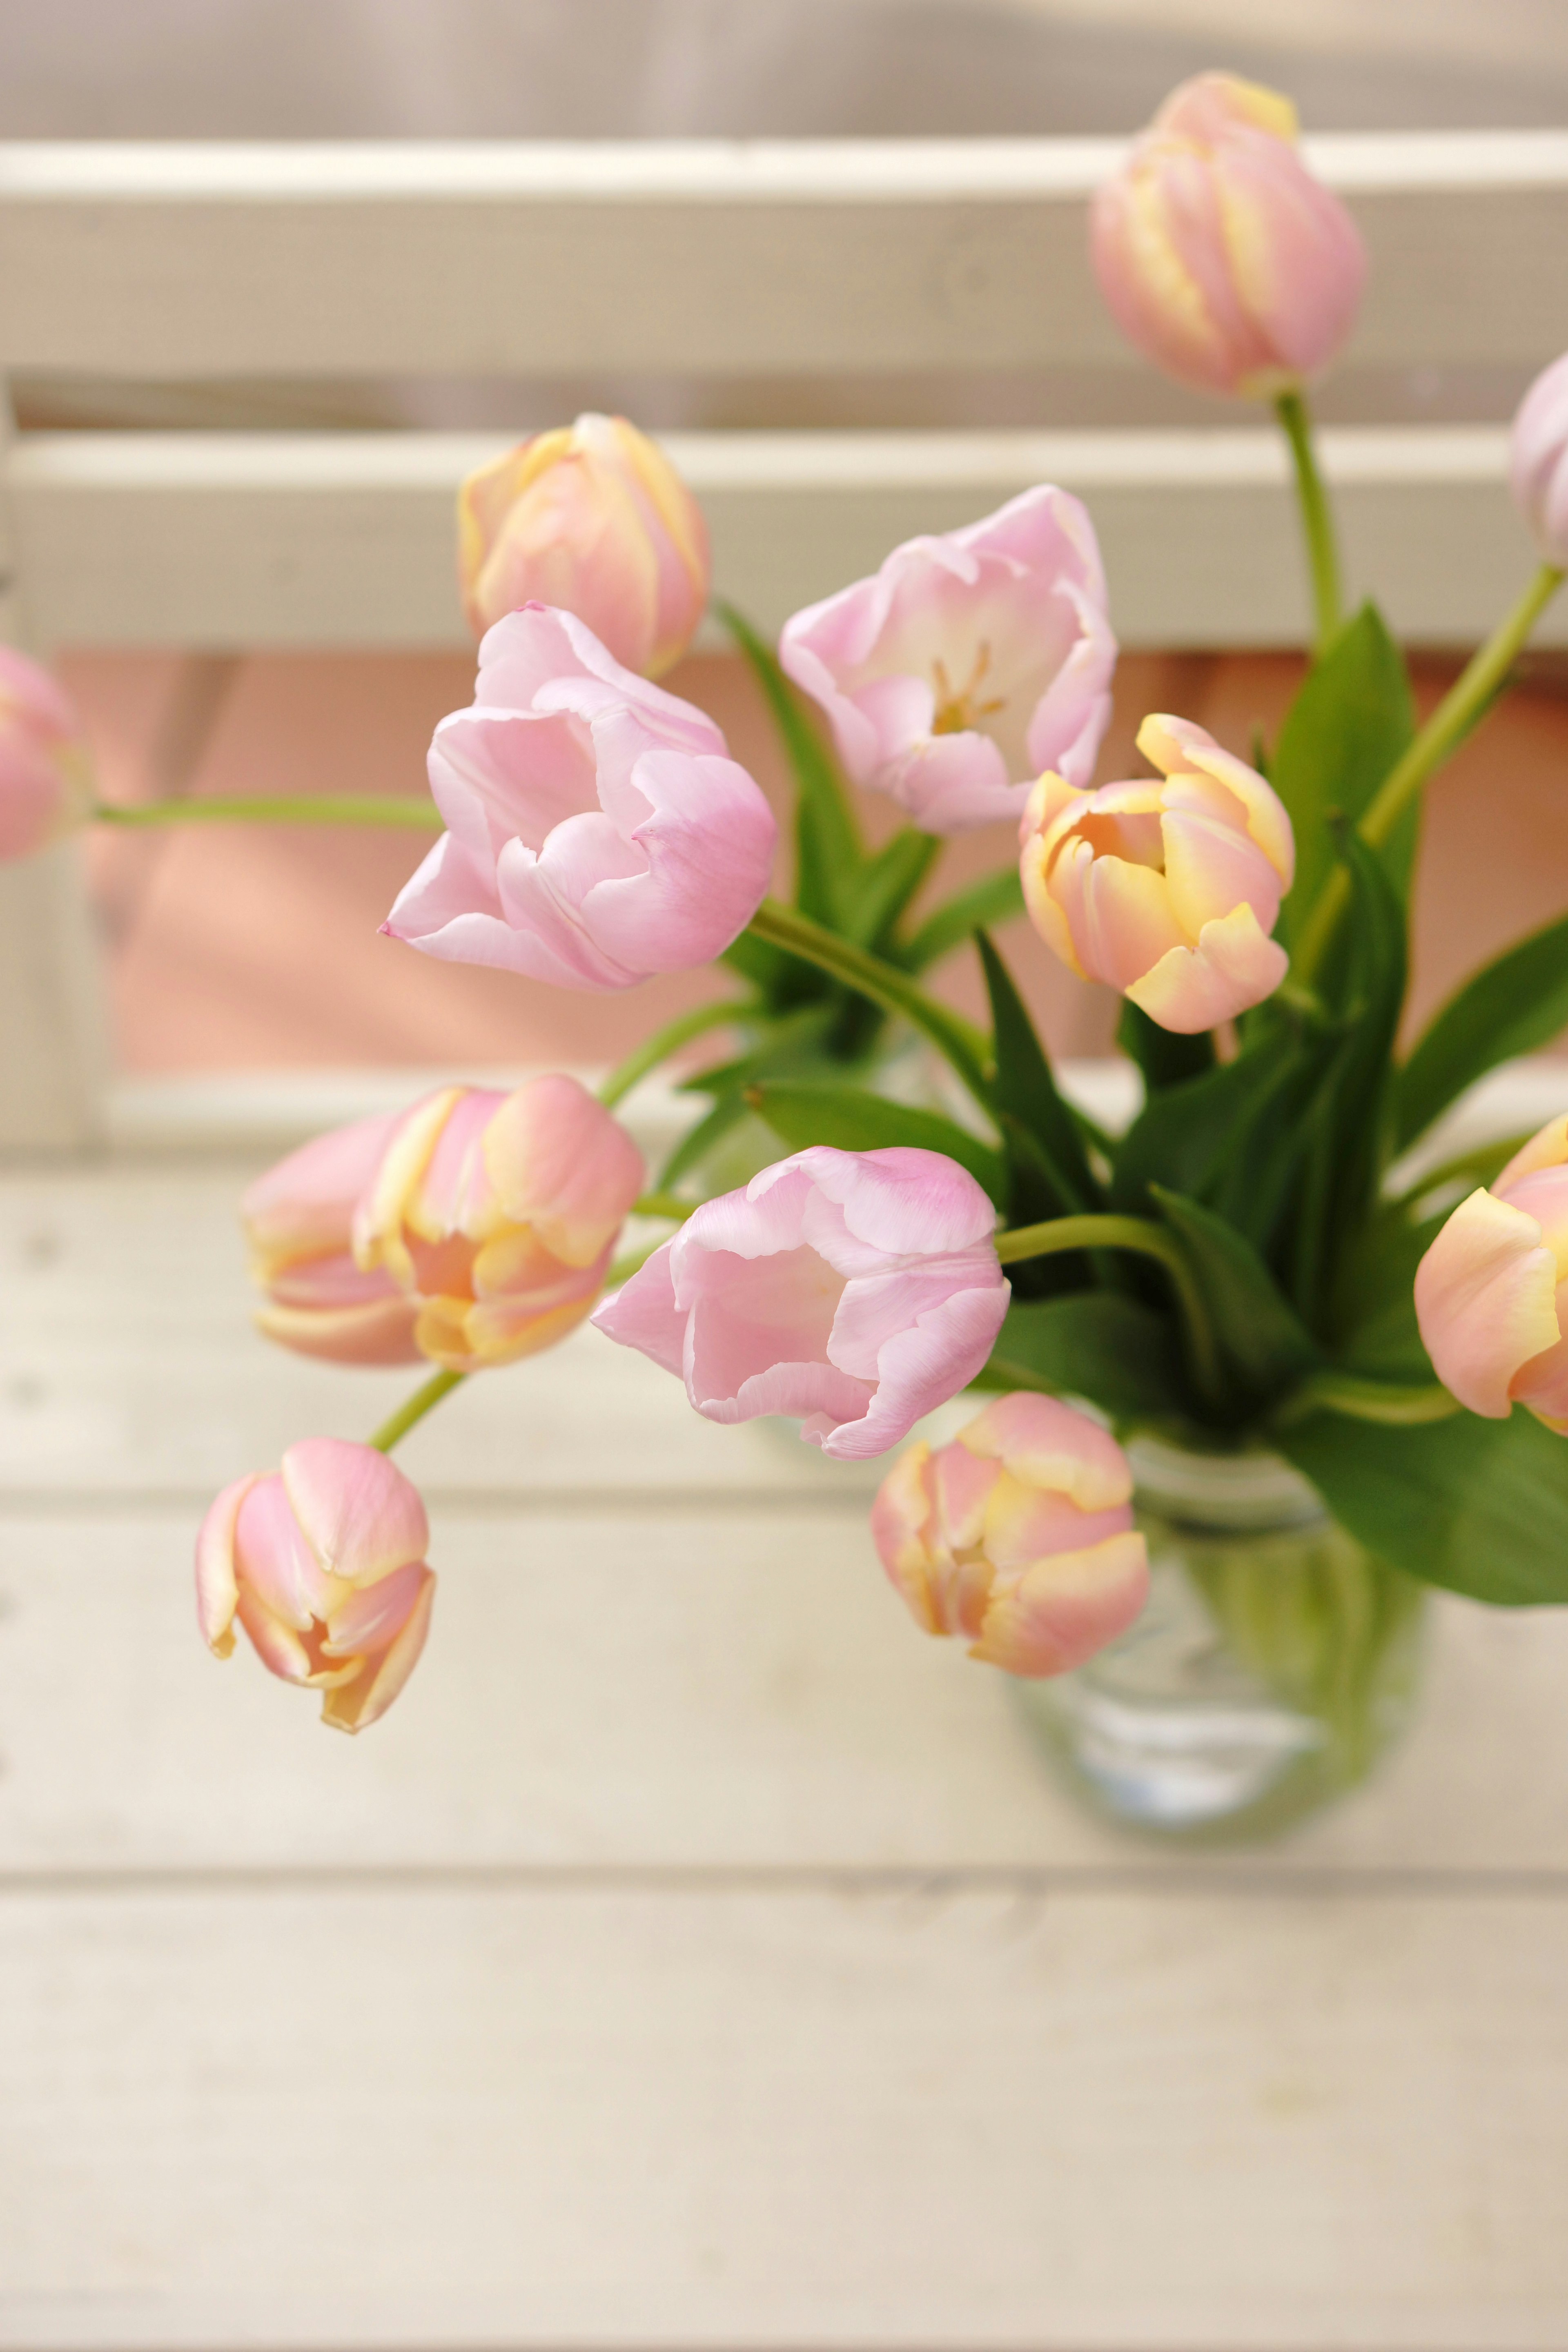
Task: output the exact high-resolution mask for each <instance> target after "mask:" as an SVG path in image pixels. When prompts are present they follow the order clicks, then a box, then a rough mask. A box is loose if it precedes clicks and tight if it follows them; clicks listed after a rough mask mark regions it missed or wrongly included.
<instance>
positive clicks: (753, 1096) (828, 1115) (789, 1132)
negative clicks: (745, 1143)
mask: <svg viewBox="0 0 1568 2352" xmlns="http://www.w3.org/2000/svg"><path fill="white" fill-rule="evenodd" d="M745 1098H746V1101H747V1102H748V1103H749V1104H750V1106H751V1108H752V1109H753V1110H754V1111H755V1112H756V1113H757V1114H758V1116H759V1118H764V1119H765V1120H766V1121H767V1123H768V1125H769V1126H770V1127H771V1128H772V1129H773V1133H774V1134H775V1135H777V1136H780V1137H781V1138H782V1139H783V1140H784V1142H785V1143H786V1144H787V1145H788V1146H789V1148H790V1150H792V1151H802V1150H805V1147H806V1146H807V1145H808V1144H812V1143H829V1144H832V1145H834V1146H835V1147H836V1149H837V1150H840V1151H880V1150H886V1149H888V1148H889V1146H893V1145H899V1144H905V1145H909V1144H912V1145H913V1146H915V1148H916V1149H917V1150H921V1151H940V1152H942V1153H944V1154H945V1155H946V1157H947V1158H948V1159H949V1160H957V1162H958V1164H959V1166H960V1167H961V1168H967V1169H968V1171H969V1173H970V1174H971V1175H972V1176H973V1178H974V1179H975V1181H976V1182H977V1183H980V1184H983V1185H984V1187H985V1190H986V1192H989V1194H990V1195H991V1198H992V1199H993V1200H994V1202H995V1203H996V1205H997V1207H998V1208H1004V1207H1005V1205H1006V1199H1007V1170H1006V1163H1005V1160H1004V1159H1003V1157H1002V1154H1001V1153H1000V1152H999V1151H997V1150H993V1148H992V1147H991V1146H990V1145H989V1144H986V1143H983V1142H982V1141H981V1139H980V1138H979V1137H978V1136H975V1135H969V1134H967V1133H966V1132H965V1131H964V1129H963V1128H962V1127H960V1126H958V1125H957V1124H956V1122H955V1121H954V1120H952V1119H951V1118H942V1116H941V1115H940V1113H938V1112H936V1111H930V1110H916V1109H914V1108H911V1107H910V1106H909V1105H908V1104H905V1103H895V1102H889V1101H887V1100H886V1099H885V1097H883V1096H881V1095H873V1094H868V1093H867V1092H866V1091H865V1090H864V1089H863V1088H861V1087H833V1086H826V1087H824V1086H792V1085H789V1084H787V1083H785V1084H778V1085H771V1086H770V1085H763V1086H757V1087H748V1088H747V1090H746V1097H745Z"/></svg>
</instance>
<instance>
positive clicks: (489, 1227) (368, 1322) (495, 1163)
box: [241, 1077, 643, 1372]
mask: <svg viewBox="0 0 1568 2352" xmlns="http://www.w3.org/2000/svg"><path fill="white" fill-rule="evenodd" d="M642 1182H643V1162H642V1155H641V1153H640V1152H639V1151H638V1150H637V1146H636V1145H635V1144H634V1143H633V1142H632V1140H631V1138H630V1137H629V1136H628V1135H627V1134H626V1130H625V1129H624V1128H622V1127H619V1126H618V1125H617V1124H616V1121H615V1120H614V1119H613V1118H611V1117H610V1114H609V1112H608V1111H607V1110H605V1108H603V1106H602V1105H601V1104H599V1103H596V1102H595V1099H594V1097H593V1096H592V1095H590V1094H588V1093H587V1092H585V1090H584V1088H583V1087H580V1086H579V1085H578V1083H577V1081H576V1079H575V1078H568V1077H542V1078H531V1079H530V1081H529V1083H528V1084H527V1085H526V1086H524V1087H519V1089H518V1091H517V1092H516V1093H515V1094H512V1095H502V1094H499V1093H496V1092H494V1091H492V1090H490V1089H488V1088H485V1087H444V1088H443V1089H442V1090H441V1091H440V1092H439V1093H438V1094H433V1095H429V1096H427V1097H426V1099H425V1100H424V1101H423V1102H419V1103H416V1105H415V1106H414V1108H413V1109H412V1110H409V1111H405V1113H404V1114H403V1115H402V1116H401V1117H399V1118H365V1119H359V1120H357V1121H356V1122H355V1123H354V1125H353V1126H352V1127H344V1128H339V1129H336V1130H334V1132H333V1133H332V1134H331V1135H323V1136H319V1137H318V1138H317V1139H316V1140H315V1141H314V1142H312V1143H307V1144H306V1145H305V1146H304V1147H303V1148H302V1150H299V1151H294V1152H290V1153H289V1157H288V1159H287V1160H280V1161H279V1164H278V1166H277V1167H276V1168H274V1169H271V1170H270V1171H268V1174H267V1175H265V1176H263V1177H261V1178H260V1179H259V1180H258V1181H257V1182H256V1183H255V1184H253V1185H252V1186H251V1187H250V1190H249V1191H248V1192H247V1193H246V1195H245V1198H244V1201H243V1202H242V1203H241V1214H242V1216H243V1218H244V1221H245V1230H246V1237H247V1241H248V1243H249V1245H250V1254H251V1264H252V1270H253V1272H254V1274H255V1276H256V1278H257V1280H258V1283H259V1284H260V1286H261V1287H262V1290H263V1292H264V1293H265V1304H264V1305H263V1307H261V1309H260V1312H259V1314H258V1318H257V1320H258V1323H259V1324H260V1327H261V1328H262V1330H263V1331H264V1332H266V1334H267V1336H268V1339H278V1340H280V1341H281V1342H282V1343H283V1345H284V1346H285V1347H287V1348H294V1349H298V1350H299V1351H300V1354H302V1355H307V1356H326V1357H330V1358H331V1360H333V1361H335V1362H338V1363H350V1364H397V1363H416V1362H418V1361H419V1360H420V1359H421V1358H422V1357H426V1358H428V1359H429V1360H431V1361H432V1362H435V1363H437V1364H445V1365H447V1367H448V1368H449V1369H450V1370H453V1371H462V1372H473V1371H480V1370H484V1369H485V1368H486V1367H487V1366H489V1365H493V1364H509V1363H511V1362H513V1361H515V1360H516V1359H517V1358H518V1357H520V1356H531V1355H536V1354H537V1353H538V1352H539V1351H540V1349H543V1348H549V1347H552V1346H553V1345H554V1343H555V1341H556V1340H557V1339H563V1338H564V1336H565V1334H566V1333H567V1332H568V1331H570V1330H572V1329H573V1328H574V1327H575V1326H576V1325H577V1324H579V1323H580V1322H582V1320H583V1318H584V1316H585V1315H586V1314H587V1313H588V1310H589V1308H590V1307H592V1306H593V1304H594V1301H595V1299H596V1298H597V1297H598V1296H599V1293H600V1290H601V1289H602V1288H603V1286H604V1280H605V1272H606V1270H607V1268H608V1265H609V1262H610V1254H611V1251H612V1250H613V1248H614V1246H615V1241H616V1234H618V1233H619V1231H620V1228H621V1224H622V1222H623V1220H624V1219H625V1217H626V1213H627V1212H628V1210H629V1209H630V1207H631V1205H632V1202H634V1201H635V1200H636V1199H637V1194H638V1192H640V1191H641V1190H642Z"/></svg>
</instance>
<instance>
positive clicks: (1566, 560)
mask: <svg viewBox="0 0 1568 2352" xmlns="http://www.w3.org/2000/svg"><path fill="white" fill-rule="evenodd" d="M1509 478H1510V485H1511V487H1512V490H1513V498H1514V504H1515V505H1516V506H1517V507H1518V509H1519V510H1520V512H1521V515H1522V516H1523V517H1524V520H1525V521H1526V522H1527V523H1528V524H1529V526H1530V530H1531V535H1532V537H1533V538H1534V541H1535V543H1536V545H1537V547H1539V549H1540V550H1541V552H1542V557H1543V558H1544V560H1545V561H1546V562H1548V563H1552V564H1555V565H1556V567H1557V569H1558V570H1559V571H1560V572H1563V571H1568V352H1564V353H1563V357H1562V358H1561V359H1560V360H1553V361H1552V365H1551V366H1550V367H1549V368H1543V369H1542V372H1541V373H1540V374H1539V375H1538V376H1537V377H1536V379H1535V382H1534V383H1532V384H1531V387H1530V390H1529V391H1528V392H1527V393H1526V394H1525V395H1524V398H1523V399H1522V400H1521V403H1520V404H1519V411H1518V414H1517V415H1515V417H1514V420H1513V433H1512V436H1511V439H1510V446H1509Z"/></svg>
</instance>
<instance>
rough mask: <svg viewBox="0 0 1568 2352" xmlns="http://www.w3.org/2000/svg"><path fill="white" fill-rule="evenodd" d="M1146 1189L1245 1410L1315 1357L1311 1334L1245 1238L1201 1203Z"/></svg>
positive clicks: (1248, 1411)
mask: <svg viewBox="0 0 1568 2352" xmlns="http://www.w3.org/2000/svg"><path fill="white" fill-rule="evenodd" d="M1149 1190H1150V1192H1151V1193H1152V1197H1153V1199H1154V1200H1155V1202H1157V1203H1158V1205H1159V1209H1160V1213H1161V1214H1162V1216H1163V1218H1164V1221H1165V1223H1166V1224H1167V1225H1168V1226H1169V1227H1170V1229H1171V1231H1172V1232H1173V1234H1175V1235H1176V1237H1177V1239H1178V1240H1179V1241H1180V1243H1181V1244H1182V1248H1183V1251H1184V1254H1185V1256H1186V1260H1187V1264H1188V1265H1189V1266H1190V1268H1191V1270H1192V1275H1193V1279H1194V1282H1195V1283H1196V1284H1197V1286H1198V1289H1199V1291H1200V1292H1201V1293H1202V1296H1203V1299H1204V1303H1205V1307H1207V1309H1208V1314H1209V1320H1210V1322H1211V1323H1212V1324H1213V1326H1214V1330H1215V1339H1216V1340H1217V1342H1218V1346H1219V1351H1220V1355H1221V1357H1222V1359H1223V1360H1224V1362H1225V1366H1226V1370H1227V1372H1228V1373H1229V1374H1230V1377H1231V1380H1232V1381H1233V1383H1234V1386H1235V1390H1236V1403H1237V1407H1238V1408H1239V1409H1240V1411H1241V1412H1242V1414H1243V1416H1244V1417H1246V1416H1249V1415H1250V1414H1252V1413H1253V1412H1256V1411H1258V1409H1259V1408H1261V1406H1262V1405H1264V1404H1265V1403H1267V1402H1268V1401H1269V1399H1271V1398H1272V1397H1273V1396H1275V1395H1276V1394H1278V1393H1279V1391H1280V1390H1282V1389H1285V1388H1287V1387H1289V1386H1290V1385H1291V1384H1293V1383H1294V1382H1295V1381H1299V1380H1300V1378H1301V1376H1302V1374H1303V1373H1304V1372H1306V1371H1308V1370H1310V1369H1311V1367H1312V1366H1313V1365H1314V1364H1316V1363H1318V1362H1319V1361H1320V1357H1319V1351H1318V1349H1317V1347H1316V1345H1315V1343H1314V1341H1313V1339H1312V1337H1311V1334H1310V1332H1309V1331H1308V1330H1307V1328H1306V1326H1305V1325H1304V1324H1303V1323H1302V1322H1301V1320H1300V1317H1299V1316H1298V1315H1297V1313H1296V1312H1295V1309H1294V1308H1293V1307H1291V1306H1290V1304H1289V1301H1288V1300H1287V1299H1286V1297H1284V1295H1283V1293H1282V1292H1281V1291H1280V1288H1279V1284H1278V1283H1277V1282H1276V1281H1275V1279H1274V1277H1273V1276H1272V1275H1271V1274H1270V1273H1269V1271H1268V1267H1267V1266H1266V1265H1264V1263H1263V1260H1262V1259H1261V1258H1260V1257H1259V1256H1258V1253H1257V1251H1256V1250H1255V1249H1254V1248H1253V1247H1252V1245H1251V1244H1250V1243H1249V1242H1247V1241H1246V1240H1244V1239H1243V1237H1242V1235H1241V1234H1238V1233H1237V1230H1236V1227H1235V1226H1234V1225H1231V1224H1227V1223H1226V1220H1225V1219H1224V1218H1223V1217H1218V1216H1215V1213H1214V1212H1213V1210H1212V1209H1205V1207H1204V1206H1203V1204H1202V1203H1201V1202H1197V1201H1189V1200H1184V1199H1183V1198H1182V1196H1181V1195H1180V1194H1179V1193H1176V1192H1168V1191H1167V1190H1166V1188H1165V1187H1164V1186H1163V1184H1151V1186H1150V1187H1149Z"/></svg>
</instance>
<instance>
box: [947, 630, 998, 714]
mask: <svg viewBox="0 0 1568 2352" xmlns="http://www.w3.org/2000/svg"><path fill="white" fill-rule="evenodd" d="M990 667H991V644H990V640H989V638H986V637H982V638H981V640H980V644H979V647H978V649H977V650H976V653H975V656H974V660H973V664H972V666H971V667H970V672H969V676H968V677H967V678H965V680H964V682H963V685H962V686H961V687H959V688H956V689H955V688H953V687H952V685H950V683H949V681H948V675H947V664H946V663H945V662H943V661H933V662H932V663H931V676H932V677H934V678H935V680H936V716H935V718H934V719H932V720H931V733H932V734H933V735H963V734H967V733H968V731H969V730H970V729H971V728H972V727H973V726H974V725H975V724H976V723H977V722H978V721H979V720H980V719H989V718H991V717H992V715H993V713H994V712H995V711H998V710H1000V709H1003V708H1004V707H1005V699H1006V698H1005V696H1003V695H997V696H996V698H994V700H993V701H990V702H979V701H976V699H975V697H976V696H977V695H978V694H979V692H980V688H981V685H982V682H983V681H984V677H985V674H986V672H987V670H989V668H990Z"/></svg>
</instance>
